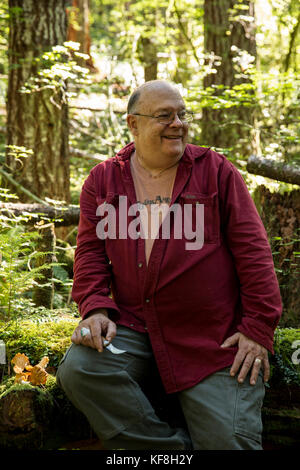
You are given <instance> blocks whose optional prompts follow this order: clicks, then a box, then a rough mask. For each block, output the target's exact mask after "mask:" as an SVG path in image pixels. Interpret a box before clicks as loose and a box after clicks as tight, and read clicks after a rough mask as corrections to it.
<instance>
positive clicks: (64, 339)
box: [0, 318, 79, 368]
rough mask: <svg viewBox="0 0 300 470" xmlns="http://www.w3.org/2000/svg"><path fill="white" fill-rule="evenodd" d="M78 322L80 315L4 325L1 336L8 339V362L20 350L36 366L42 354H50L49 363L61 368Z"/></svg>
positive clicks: (1, 327)
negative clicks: (61, 362) (61, 361)
mask: <svg viewBox="0 0 300 470" xmlns="http://www.w3.org/2000/svg"><path fill="white" fill-rule="evenodd" d="M78 321H79V319H78V318H71V319H60V320H57V321H51V320H48V319H47V320H46V321H43V322H37V321H34V320H32V321H31V320H23V321H18V322H13V323H11V324H0V339H1V340H3V341H4V342H5V345H6V351H7V357H8V361H11V359H12V358H13V356H14V355H15V354H17V353H18V352H20V353H24V354H26V355H27V356H28V358H29V360H30V363H31V364H32V365H35V364H37V363H38V362H39V361H40V360H41V359H42V357H44V356H48V357H49V365H48V366H49V367H54V368H57V367H58V364H59V362H60V360H61V358H62V356H63V355H64V353H65V351H66V349H67V348H68V347H69V346H70V344H71V336H72V333H73V331H74V329H75V328H76V326H77V325H78Z"/></svg>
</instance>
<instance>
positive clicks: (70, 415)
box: [0, 376, 300, 450]
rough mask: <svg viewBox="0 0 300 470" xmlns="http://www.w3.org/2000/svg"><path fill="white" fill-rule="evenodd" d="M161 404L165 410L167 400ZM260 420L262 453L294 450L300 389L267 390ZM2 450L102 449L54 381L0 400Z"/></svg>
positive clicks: (18, 388)
mask: <svg viewBox="0 0 300 470" xmlns="http://www.w3.org/2000/svg"><path fill="white" fill-rule="evenodd" d="M161 398H162V403H164V405H166V402H165V401H164V400H165V398H164V397H163V396H162V397H161ZM169 398H170V397H169ZM170 410H171V409H169V410H168V409H166V413H165V419H164V420H167V421H168V422H170V425H171V426H174V424H173V422H172V421H173V419H174V409H173V411H172V413H173V414H169V415H168V413H170ZM178 411H179V410H178V409H177V412H178ZM175 413H176V410H175ZM262 418H263V435H262V437H263V449H264V450H277V449H282V450H292V449H298V447H299V432H300V387H299V386H288V385H285V386H280V387H278V388H275V389H274V387H271V388H267V389H266V397H265V400H264V406H263V408H262ZM79 440H80V441H79ZM0 447H1V449H6V450H9V449H14V450H25V449H30V450H38V449H39V450H57V449H60V448H68V447H70V448H76V449H78V448H79V449H80V448H82V449H88V448H89V449H93V450H101V449H105V448H104V447H103V445H102V443H101V441H100V440H99V439H98V438H97V436H96V435H95V433H94V432H93V430H92V429H91V427H90V425H89V423H88V421H87V419H86V418H85V416H84V415H83V414H82V413H81V412H80V411H78V410H77V409H76V408H75V407H74V406H73V405H72V403H71V402H70V401H69V399H68V398H67V397H66V395H65V394H64V392H63V391H62V390H61V389H60V388H59V387H58V385H57V384H56V383H55V378H54V376H51V384H50V386H49V385H46V387H44V388H39V387H32V386H29V385H28V386H22V385H13V386H10V387H8V388H7V390H6V392H5V393H3V394H2V395H1V396H0ZM125 450H126V449H125Z"/></svg>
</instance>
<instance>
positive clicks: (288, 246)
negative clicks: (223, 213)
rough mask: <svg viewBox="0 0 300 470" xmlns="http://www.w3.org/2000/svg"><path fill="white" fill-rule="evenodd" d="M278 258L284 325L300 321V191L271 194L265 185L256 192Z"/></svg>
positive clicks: (259, 208) (295, 323)
mask: <svg viewBox="0 0 300 470" xmlns="http://www.w3.org/2000/svg"><path fill="white" fill-rule="evenodd" d="M253 196H254V201H255V204H256V207H257V209H258V211H259V213H260V216H261V218H262V221H263V223H264V226H265V228H266V231H267V233H268V235H269V241H270V244H271V248H272V253H273V257H274V264H275V269H276V274H277V277H278V282H279V285H280V291H281V297H282V302H283V315H282V317H281V320H280V323H279V324H280V326H282V327H294V328H299V324H300V298H299V291H300V277H299V272H300V256H299V254H300V237H299V235H300V232H299V231H300V191H299V190H294V191H291V192H289V193H284V194H280V193H278V192H274V193H271V192H270V191H269V190H268V189H267V188H266V187H265V186H259V187H258V188H257V189H256V190H255V192H254V195H253Z"/></svg>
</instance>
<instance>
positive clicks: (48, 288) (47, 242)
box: [32, 223, 56, 309]
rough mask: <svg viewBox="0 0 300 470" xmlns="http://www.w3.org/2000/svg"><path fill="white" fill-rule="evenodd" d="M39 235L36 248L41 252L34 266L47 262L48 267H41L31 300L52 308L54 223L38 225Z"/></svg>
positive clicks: (37, 304) (38, 304)
mask: <svg viewBox="0 0 300 470" xmlns="http://www.w3.org/2000/svg"><path fill="white" fill-rule="evenodd" d="M38 231H39V234H40V236H41V238H40V240H39V241H38V244H37V250H38V251H40V252H41V253H43V256H40V257H39V258H38V259H37V260H36V263H35V267H38V266H42V265H44V264H47V265H48V267H46V268H45V269H43V270H42V271H41V272H40V274H41V275H42V277H41V278H39V279H38V283H37V285H36V286H35V287H34V289H33V296H32V300H33V302H34V303H35V305H36V306H37V307H40V306H43V307H46V308H48V309H52V308H53V295H54V283H53V280H52V279H53V267H52V266H51V263H53V262H54V261H55V241H56V237H55V231H54V224H52V223H50V224H45V225H40V226H39V228H38Z"/></svg>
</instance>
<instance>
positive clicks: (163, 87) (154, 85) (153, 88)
mask: <svg viewBox="0 0 300 470" xmlns="http://www.w3.org/2000/svg"><path fill="white" fill-rule="evenodd" d="M163 91H170V92H171V93H174V94H176V95H178V96H181V95H180V93H179V91H178V90H177V88H176V87H175V86H174V85H172V84H171V83H169V82H167V81H165V80H151V81H149V82H145V83H143V84H142V85H141V86H139V87H138V88H137V89H136V90H135V91H134V92H133V93H132V95H131V96H130V98H129V101H128V105H127V114H134V113H135V112H137V108H138V106H139V107H140V106H141V105H143V104H144V103H147V102H148V101H149V99H150V100H151V96H153V93H161V92H163Z"/></svg>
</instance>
